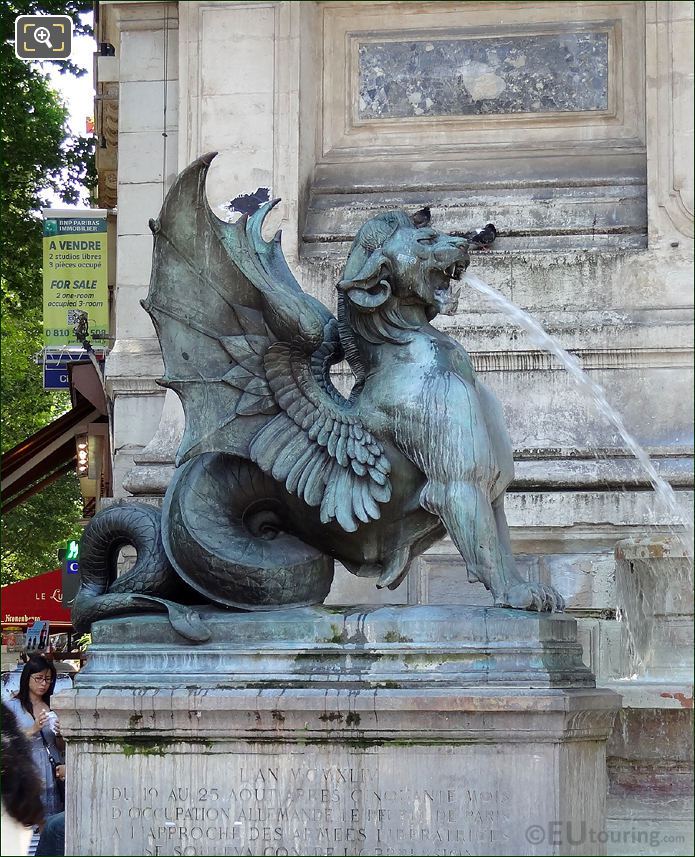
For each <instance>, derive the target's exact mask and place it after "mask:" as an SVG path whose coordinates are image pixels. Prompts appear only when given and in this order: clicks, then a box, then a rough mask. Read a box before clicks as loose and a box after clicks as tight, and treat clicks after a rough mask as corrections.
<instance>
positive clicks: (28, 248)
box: [0, 0, 94, 583]
mask: <svg viewBox="0 0 695 857" xmlns="http://www.w3.org/2000/svg"><path fill="white" fill-rule="evenodd" d="M90 9H91V3H89V2H83V0H45V2H34V0H28V2H27V0H24V2H22V3H21V4H18V3H12V2H3V3H1V4H0V98H1V99H2V104H3V111H2V115H0V125H1V127H0V142H1V151H0V176H1V178H2V208H1V214H2V229H1V231H0V262H1V264H2V269H1V271H0V285H1V293H0V301H1V309H2V408H1V413H0V426H1V429H2V449H3V452H4V451H6V450H8V449H10V448H12V447H13V446H15V445H16V444H17V443H18V442H20V441H21V440H23V439H24V438H25V437H27V436H28V435H30V434H33V433H34V432H35V431H38V429H40V428H41V427H42V426H44V425H46V424H47V423H48V422H50V421H51V420H52V419H55V417H57V416H59V415H60V414H61V413H63V412H64V411H66V410H67V409H68V408H69V407H70V402H69V398H68V396H67V395H66V394H64V393H47V392H44V391H43V389H42V386H41V383H42V382H41V367H40V366H37V365H36V364H34V363H33V362H32V360H31V358H32V356H33V355H34V354H35V353H36V352H37V351H39V350H40V348H41V343H42V337H41V321H42V318H41V314H42V258H41V257H42V247H41V231H42V228H41V218H40V209H41V207H43V206H45V205H47V204H48V200H47V199H46V193H47V192H48V191H52V192H53V193H55V194H57V195H58V196H59V197H60V199H62V200H63V201H64V202H65V203H73V204H74V203H77V202H79V200H80V197H81V194H82V193H83V191H84V186H85V184H86V183H90V182H91V181H92V180H93V175H94V166H93V155H92V151H93V141H92V140H91V139H89V138H86V137H75V136H72V135H71V134H70V133H69V132H68V129H67V126H66V121H67V110H66V108H65V106H64V105H63V104H62V103H61V100H60V97H59V95H58V94H57V93H56V92H55V90H53V89H52V88H51V85H50V81H49V79H48V76H47V74H46V72H45V70H44V69H45V64H41V63H28V62H25V61H23V60H19V59H17V57H16V56H15V54H14V45H13V39H14V21H15V17H16V16H17V15H19V14H24V15H26V14H41V13H44V14H52V15H61V14H66V15H70V16H71V17H72V18H73V21H74V22H75V24H76V26H75V30H76V32H83V33H84V32H89V28H88V27H86V26H85V25H84V24H82V23H81V22H80V21H79V18H78V15H79V13H83V12H86V11H89V10H90ZM53 65H54V66H56V67H58V68H59V69H60V71H61V72H63V73H66V74H75V75H78V76H79V75H82V74H85V72H86V70H85V69H78V68H77V67H76V66H74V65H73V64H72V63H69V62H65V61H63V62H55V63H53ZM80 509H81V504H80V503H79V490H78V484H77V480H76V478H75V477H74V476H73V475H72V474H68V475H67V476H64V477H62V478H61V479H59V480H58V481H57V482H55V483H54V484H53V485H51V486H49V487H48V488H46V489H45V490H44V491H43V492H41V493H40V494H38V495H36V496H34V497H33V498H31V499H30V500H28V501H27V502H25V503H23V504H21V505H20V506H18V507H16V508H15V509H13V510H12V511H11V512H9V513H8V514H7V515H5V516H3V521H2V582H3V583H6V582H9V581H11V580H19V579H23V578H26V577H30V576H32V575H34V574H37V573H40V572H42V571H48V570H49V569H52V568H55V567H56V565H57V550H58V547H59V546H60V544H61V543H62V542H63V541H64V540H65V539H67V538H70V537H72V536H75V535H77V534H78V533H79V526H78V524H77V522H78V520H79V517H80Z"/></svg>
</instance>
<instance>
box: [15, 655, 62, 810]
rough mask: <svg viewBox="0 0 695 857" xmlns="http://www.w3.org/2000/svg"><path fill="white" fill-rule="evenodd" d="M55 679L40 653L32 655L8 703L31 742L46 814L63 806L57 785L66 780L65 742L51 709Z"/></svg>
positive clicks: (48, 663) (50, 665) (50, 666)
mask: <svg viewBox="0 0 695 857" xmlns="http://www.w3.org/2000/svg"><path fill="white" fill-rule="evenodd" d="M55 682H56V670H55V667H54V666H53V664H52V663H51V662H50V661H48V660H46V658H44V657H42V656H41V655H34V656H33V657H32V658H30V659H29V660H28V661H27V662H26V664H24V669H23V670H22V677H21V678H20V680H19V691H18V693H17V696H16V697H15V698H14V699H11V700H9V702H8V703H7V707H8V708H9V709H10V710H11V711H12V713H13V714H14V716H15V717H16V718H17V723H18V724H19V727H20V729H22V730H23V731H24V734H25V735H26V736H27V738H28V739H29V743H30V744H31V756H32V759H33V760H34V764H35V765H36V767H37V769H38V772H39V775H40V777H41V779H42V780H43V789H42V792H41V803H42V805H43V811H44V814H45V815H47V816H48V815H53V814H54V813H57V812H62V810H63V809H64V808H65V807H64V805H63V797H62V794H61V792H62V789H61V788H60V786H61V785H62V784H63V783H64V781H65V764H64V762H63V749H64V747H65V744H64V742H63V739H62V738H61V736H60V726H59V723H58V715H57V714H56V713H55V712H54V711H51V694H52V693H53V688H54V687H55ZM59 784H60V785H59Z"/></svg>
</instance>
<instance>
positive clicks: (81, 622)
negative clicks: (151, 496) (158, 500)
mask: <svg viewBox="0 0 695 857" xmlns="http://www.w3.org/2000/svg"><path fill="white" fill-rule="evenodd" d="M125 545H131V546H132V547H134V548H135V550H136V552H137V560H136V562H135V565H134V566H133V568H132V569H130V571H128V572H127V573H126V574H123V575H121V576H120V577H118V578H117V577H116V562H117V560H118V553H119V551H120V549H121V548H122V547H124V546H125ZM80 576H81V584H80V589H79V592H78V593H77V597H76V598H75V601H74V603H73V607H72V621H73V625H74V626H75V628H76V630H78V631H81V632H86V631H88V630H89V629H90V627H91V625H92V623H93V622H96V621H97V620H99V619H108V618H111V617H113V616H122V615H126V614H131V613H136V614H137V613H147V612H152V611H155V610H156V611H163V610H165V611H167V612H168V614H169V621H170V622H171V625H172V627H173V628H174V629H175V630H176V631H177V632H178V633H179V634H181V635H182V636H183V637H185V638H186V639H188V640H191V641H193V642H204V641H205V640H207V639H209V638H210V631H209V630H208V628H207V627H206V626H205V625H204V623H203V622H202V621H201V619H200V617H199V616H198V614H197V613H196V612H195V611H193V610H191V609H190V608H189V607H185V606H183V605H181V604H178V603H176V601H178V600H188V599H189V598H190V590H188V588H187V587H186V586H185V584H183V583H182V581H181V580H180V579H179V577H178V575H177V574H176V572H175V571H174V569H173V568H172V566H171V563H170V562H169V560H168V559H167V555H166V552H165V550H164V546H163V545H162V535H161V515H160V512H159V509H156V508H155V507H153V506H147V505H145V504H143V503H119V504H116V505H114V506H109V507H108V508H107V509H104V510H103V511H102V512H99V513H98V514H97V515H95V516H94V517H93V518H92V520H91V521H90V523H89V525H88V527H87V528H86V529H85V531H84V535H83V536H82V544H81V549H80ZM169 599H176V601H174V600H169Z"/></svg>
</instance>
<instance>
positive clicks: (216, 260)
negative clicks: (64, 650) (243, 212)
mask: <svg viewBox="0 0 695 857" xmlns="http://www.w3.org/2000/svg"><path fill="white" fill-rule="evenodd" d="M213 157H214V156H212V155H207V156H205V157H203V158H201V159H199V160H198V161H196V162H195V163H194V164H192V165H191V166H190V167H188V168H187V169H186V170H184V171H183V172H182V173H181V175H180V176H179V177H178V179H177V181H176V182H175V184H174V186H173V187H172V188H171V190H170V192H169V194H168V196H167V198H166V201H165V203H164V206H163V207H162V211H161V214H160V217H159V219H158V220H157V221H153V222H152V223H151V226H152V231H153V232H154V236H155V244H154V261H153V268H152V279H151V282H150V291H149V294H148V297H147V300H146V301H145V302H144V304H143V305H144V307H145V309H147V311H148V312H149V313H150V315H151V316H152V319H153V321H154V324H155V327H156V330H157V334H158V336H159V340H160V343H161V346H162V354H163V356H164V365H165V373H166V374H165V377H164V378H163V379H162V381H161V383H162V384H163V385H164V386H166V387H170V388H171V389H173V390H175V391H176V393H177V394H178V395H179V397H180V399H181V402H182V404H183V408H184V412H185V416H186V428H185V433H184V436H183V439H182V442H181V446H180V448H179V451H178V460H177V470H176V473H175V476H174V479H173V480H172V483H171V485H170V486H169V489H168V491H167V494H166V497H165V500H164V504H163V508H162V513H161V527H160V526H159V525H158V522H157V520H156V519H157V515H158V513H157V512H156V510H152V509H151V508H149V507H143V506H139V505H138V504H126V505H117V506H112V507H110V508H109V509H107V510H105V511H104V512H102V513H100V514H98V515H97V516H95V518H94V519H93V521H92V522H91V523H90V525H89V527H88V528H87V530H86V531H85V536H84V540H83V547H82V559H81V571H82V575H83V583H82V589H81V591H80V593H79V595H78V597H77V599H76V602H75V608H74V621H75V624H76V626H77V627H80V628H87V627H88V626H89V625H90V624H91V622H92V621H94V620H95V619H97V618H103V617H105V616H112V615H117V614H121V613H130V612H139V611H152V610H161V609H168V610H169V615H170V619H171V621H172V624H173V625H174V627H176V628H177V630H179V631H180V632H181V633H183V634H184V635H185V636H187V637H189V638H190V639H201V640H202V639H205V638H206V637H207V636H208V632H207V629H206V628H205V626H204V624H203V623H202V622H201V621H200V619H199V617H198V616H197V614H196V613H195V612H194V611H192V610H191V609H189V608H188V607H185V606H182V605H185V604H191V603H201V602H212V603H215V604H219V605H226V606H228V607H236V608H241V609H245V610H259V609H271V608H278V607H287V606H291V605H300V604H302V605H306V604H313V603H321V602H322V601H323V599H324V598H325V597H326V595H327V594H328V591H329V589H330V585H331V581H332V577H333V560H334V559H338V560H339V561H340V562H342V563H343V564H344V565H345V567H346V568H347V569H348V570H349V571H351V572H352V573H353V574H356V575H359V576H363V577H373V578H375V579H376V581H377V586H380V587H381V586H387V587H390V588H395V587H396V586H398V585H399V584H400V583H401V582H402V581H403V580H404V578H405V576H406V575H407V573H408V569H409V567H410V564H411V562H412V560H413V559H414V558H415V557H416V556H418V555H419V554H421V553H422V552H423V551H425V550H426V549H427V548H428V547H429V546H430V545H431V544H433V543H434V542H435V541H436V540H437V539H439V538H441V537H442V536H443V535H444V533H445V531H447V532H448V533H449V535H450V536H451V538H452V540H453V542H454V544H455V545H456V547H457V548H458V550H459V551H460V553H461V556H462V557H463V560H464V561H465V566H466V570H467V573H468V575H469V578H471V579H473V580H479V581H481V582H482V583H483V584H484V585H485V586H486V587H487V588H488V589H489V590H490V591H491V592H492V594H493V596H494V599H495V603H496V604H497V605H498V606H509V607H518V608H524V609H535V610H554V609H558V608H560V609H561V608H562V599H561V598H560V596H559V595H558V594H557V593H556V592H555V591H554V590H553V589H552V588H551V587H549V586H545V585H543V584H540V583H533V582H529V581H526V580H524V579H523V578H522V577H521V576H520V575H519V574H518V572H517V571H516V569H515V565H514V560H513V557H512V551H511V545H510V540H509V531H508V528H507V522H506V519H505V514H504V492H505V490H506V488H507V486H508V485H509V483H510V481H511V479H512V476H513V460H512V447H511V443H510V440H509V437H508V435H507V431H506V428H505V425H504V420H503V417H502V411H501V408H500V405H499V403H498V402H497V400H496V399H495V397H494V396H493V395H492V393H491V392H490V391H489V390H488V389H487V388H486V387H485V386H484V385H483V384H482V383H481V382H480V380H479V379H477V378H476V376H475V373H474V372H473V368H472V366H471V362H470V359H469V357H468V354H467V353H466V351H465V350H464V349H463V348H462V347H461V346H460V345H459V344H458V343H457V342H456V341H455V340H453V339H452V338H451V337H449V336H447V335H446V334H445V333H442V332H441V331H439V330H437V329H436V328H434V327H433V326H432V325H431V324H430V322H431V321H432V319H433V318H434V317H435V316H436V315H438V314H439V313H451V312H454V311H455V309H456V305H457V301H458V295H459V289H460V282H459V281H460V280H461V277H462V275H463V273H464V272H465V269H466V267H467V266H468V262H469V258H468V253H467V248H468V241H467V240H466V239H465V238H457V237H453V236H450V235H445V234H442V233H440V232H437V231H436V230H434V229H432V228H431V227H430V225H429V212H428V210H426V209H423V210H422V211H420V212H417V213H416V214H414V215H413V216H412V217H411V216H409V215H407V214H406V213H405V212H402V211H390V212H385V213H383V214H380V215H379V216H377V217H375V218H373V219H371V220H369V221H368V222H367V223H365V224H364V225H363V226H362V227H361V229H360V230H359V232H358V234H357V236H356V238H355V240H354V242H353V245H352V247H351V249H350V253H349V256H348V259H347V264H346V266H345V271H344V273H343V277H342V279H341V281H340V282H339V283H338V285H337V289H338V313H337V318H335V317H334V316H333V315H332V313H331V312H329V310H328V309H327V308H326V307H325V306H323V304H321V303H320V302H319V301H318V300H316V299H315V298H313V297H311V296H310V295H307V294H305V293H304V292H303V291H302V289H301V287H300V286H299V284H298V283H297V281H296V280H295V278H294V277H293V275H292V273H291V272H290V270H289V268H288V266H287V263H286V261H285V259H284V257H283V255H282V250H281V247H280V236H279V234H278V235H276V236H275V238H274V239H273V240H272V241H269V242H268V241H265V239H264V238H263V237H262V234H261V230H262V226H263V222H264V219H265V217H266V215H267V214H268V212H269V211H270V209H271V208H272V207H273V206H274V205H275V203H276V202H277V200H276V201H274V202H269V203H266V204H265V205H262V206H261V208H260V209H259V210H258V211H257V212H256V213H255V214H253V215H252V216H251V217H246V216H244V217H242V218H241V219H239V220H238V221H237V222H236V223H234V224H229V223H225V222H223V221H221V220H219V219H218V218H217V217H216V216H215V215H214V214H213V212H212V211H211V209H210V207H209V205H208V203H207V199H206V195H205V177H206V174H207V171H208V167H209V165H210V163H211V161H212V158H213ZM343 359H345V360H347V361H348V363H349V365H350V368H351V369H352V372H353V374H354V377H355V382H354V386H353V388H352V392H351V394H350V396H349V398H347V399H346V398H344V397H343V396H342V395H341V394H340V392H339V391H338V390H337V389H336V388H335V386H334V385H333V383H332V382H331V378H330V368H331V366H333V365H334V364H336V363H338V362H340V361H341V360H343ZM123 542H130V543H135V545H136V548H137V549H138V560H137V563H136V566H135V568H134V569H133V570H132V571H131V572H129V573H128V574H127V575H124V576H122V577H120V578H118V580H114V558H115V554H117V548H118V547H119V546H120V545H122V544H123Z"/></svg>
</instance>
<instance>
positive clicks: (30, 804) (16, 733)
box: [0, 702, 44, 854]
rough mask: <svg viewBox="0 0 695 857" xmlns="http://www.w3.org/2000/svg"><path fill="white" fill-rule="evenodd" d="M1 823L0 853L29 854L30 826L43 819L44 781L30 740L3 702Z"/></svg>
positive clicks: (39, 822)
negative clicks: (42, 794)
mask: <svg viewBox="0 0 695 857" xmlns="http://www.w3.org/2000/svg"><path fill="white" fill-rule="evenodd" d="M0 758H1V760H2V777H1V781H2V824H1V825H0V834H1V835H0V854H26V853H27V848H28V847H29V840H30V839H31V828H32V827H34V826H36V825H38V824H42V823H43V818H44V816H43V806H42V803H41V791H42V783H41V780H40V779H39V773H38V771H37V770H36V766H35V765H34V763H33V761H32V758H31V753H30V747H29V741H28V740H27V738H26V736H25V735H24V733H23V732H22V730H21V729H20V728H19V726H18V725H17V719H16V717H15V716H14V714H13V713H12V712H11V711H10V709H9V708H8V707H7V706H6V705H5V703H4V702H3V703H2V755H1V756H0Z"/></svg>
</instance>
